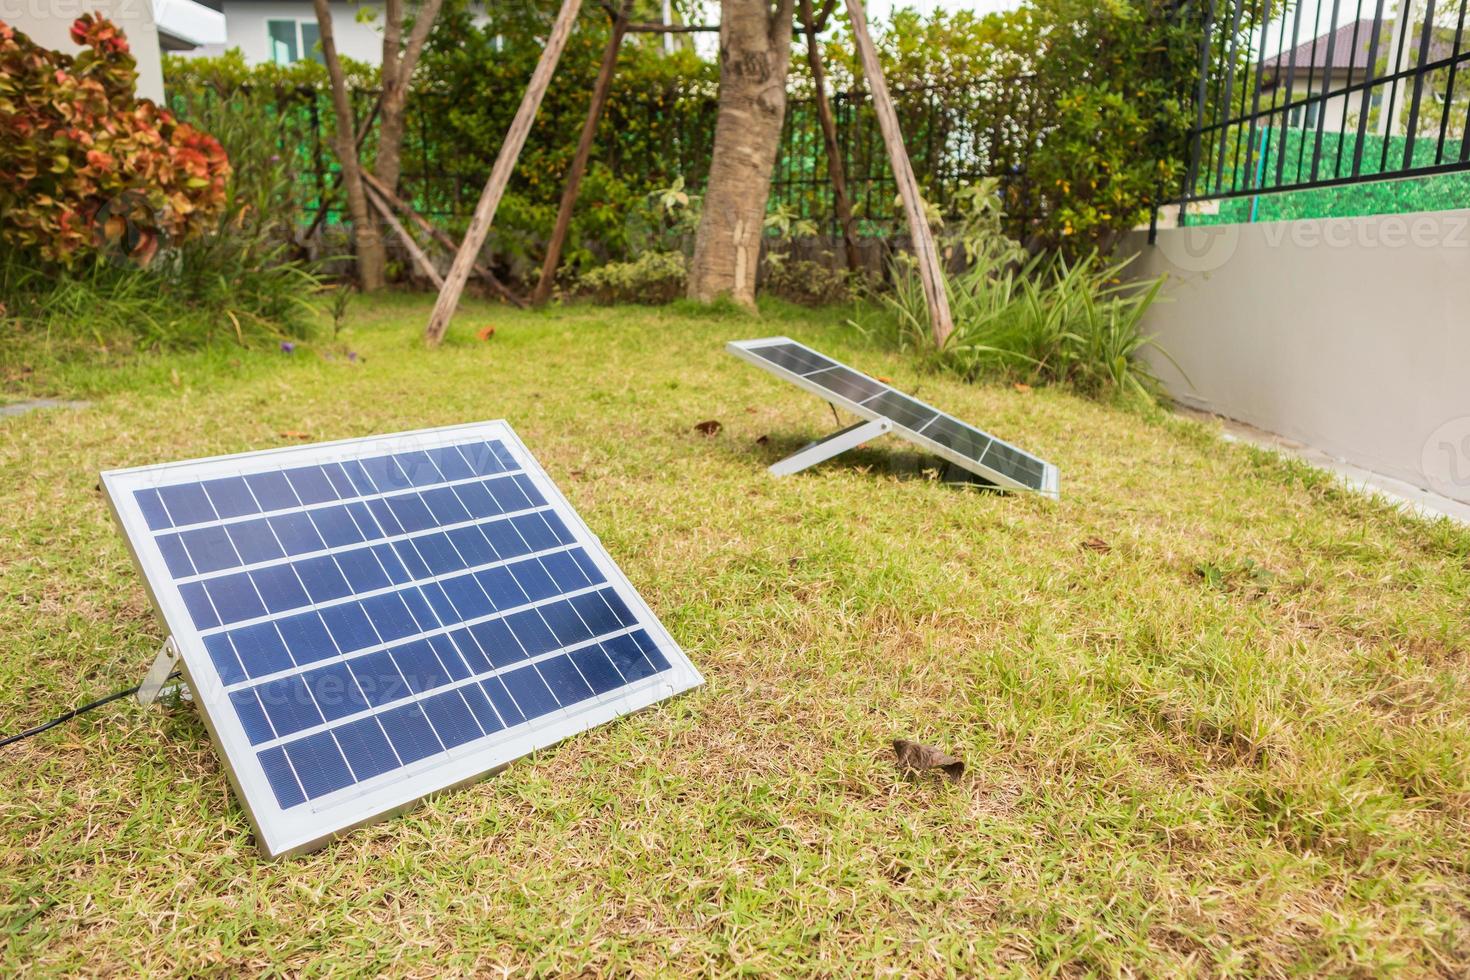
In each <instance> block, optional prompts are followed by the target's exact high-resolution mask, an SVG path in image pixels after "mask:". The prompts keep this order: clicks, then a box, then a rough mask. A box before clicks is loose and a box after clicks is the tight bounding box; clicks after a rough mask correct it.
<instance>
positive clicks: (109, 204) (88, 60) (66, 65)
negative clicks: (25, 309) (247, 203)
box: [0, 14, 230, 267]
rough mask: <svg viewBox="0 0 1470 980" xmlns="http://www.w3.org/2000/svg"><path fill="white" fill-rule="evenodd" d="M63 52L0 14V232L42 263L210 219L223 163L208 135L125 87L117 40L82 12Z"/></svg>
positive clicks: (128, 67)
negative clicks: (74, 47)
mask: <svg viewBox="0 0 1470 980" xmlns="http://www.w3.org/2000/svg"><path fill="white" fill-rule="evenodd" d="M71 36H72V40H74V41H76V42H77V43H78V44H79V45H82V46H83V47H84V50H83V51H81V52H80V53H79V54H77V55H76V56H75V57H73V56H71V55H68V54H63V53H61V52H59V51H52V50H50V49H48V48H43V47H41V46H39V45H37V44H36V43H35V42H33V41H32V40H31V39H30V38H29V37H27V36H26V35H24V34H22V33H20V32H18V31H16V30H15V29H14V28H13V27H11V26H10V25H9V24H6V23H5V22H4V21H0V241H3V242H4V243H5V244H6V245H8V246H10V247H12V248H15V249H17V250H18V251H20V252H22V253H26V254H30V255H33V256H35V257H37V258H39V259H40V260H42V261H43V262H46V263H50V264H54V265H61V266H67V267H70V266H72V265H74V264H75V263H76V262H77V260H78V259H80V258H82V257H84V256H89V255H96V254H99V253H103V252H109V251H121V252H123V253H125V254H127V255H129V256H130V257H132V258H133V259H135V260H136V261H138V262H140V263H143V264H146V263H147V262H148V261H149V260H151V259H152V258H153V256H154V254H155V253H156V252H157V251H158V248H159V246H160V245H164V244H168V243H170V242H179V241H183V240H185V239H187V238H190V237H192V236H194V235H197V234H199V233H200V232H202V231H203V230H205V229H206V228H208V227H210V226H211V225H212V224H213V223H214V222H215V221H216V220H217V219H218V218H219V215H220V214H221V213H222V211H223V210H224V206H225V183H226V181H227V180H228V179H229V176H230V163H229V160H228V158H227V157H226V156H225V151H224V149H223V148H222V147H221V146H220V144H219V142H218V141H217V140H215V139H214V137H212V136H209V135H207V134H205V133H201V132H199V131H198V130H196V129H194V128H193V127H192V126H189V125H187V124H185V123H181V122H179V121H178V120H177V119H175V118H174V115H173V113H171V112H169V111H168V110H167V109H163V108H160V107H159V106H157V105H155V104H154V103H153V102H151V101H149V100H148V99H139V98H137V97H136V95H135V84H136V82H137V77H138V73H137V72H136V71H135V70H134V64H135V62H134V60H133V57H132V55H131V54H130V53H129V51H128V42H127V39H126V38H125V37H124V36H123V34H122V32H121V31H119V30H118V29H117V27H116V26H114V25H113V24H112V23H111V22H109V21H107V20H105V19H102V18H100V17H97V16H95V15H93V14H86V15H84V16H82V17H80V18H78V19H77V21H76V23H74V24H73V25H72V29H71Z"/></svg>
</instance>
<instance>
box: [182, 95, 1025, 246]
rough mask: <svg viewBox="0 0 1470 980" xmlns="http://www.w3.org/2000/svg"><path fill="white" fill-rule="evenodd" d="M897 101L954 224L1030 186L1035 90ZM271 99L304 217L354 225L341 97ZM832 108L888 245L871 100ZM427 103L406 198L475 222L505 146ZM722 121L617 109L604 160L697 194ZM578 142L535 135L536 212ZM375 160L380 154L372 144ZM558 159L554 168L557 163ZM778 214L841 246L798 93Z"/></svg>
mask: <svg viewBox="0 0 1470 980" xmlns="http://www.w3.org/2000/svg"><path fill="white" fill-rule="evenodd" d="M893 96H894V102H895V106H896V108H897V111H898V113H899V117H900V123H901V125H902V127H903V130H904V135H905V138H906V142H907V143H908V145H909V148H910V153H911V156H912V160H913V164H914V168H915V172H916V174H917V175H918V177H919V180H920V182H921V183H922V184H923V185H924V189H925V196H926V198H927V199H928V200H929V201H930V202H931V203H933V204H934V205H935V206H937V207H938V208H939V209H940V211H941V212H942V213H945V214H950V213H952V211H953V207H954V204H955V201H956V192H957V191H958V190H960V189H961V188H962V187H964V186H965V185H966V184H968V183H970V182H973V181H975V180H977V179H980V178H982V177H987V176H996V177H1000V178H1002V180H1004V181H1007V182H1016V181H1023V180H1024V179H1025V166H1024V165H1025V161H1026V158H1027V154H1028V152H1029V151H1030V149H1031V148H1033V147H1034V146H1035V145H1036V143H1037V141H1038V140H1039V138H1040V134H1039V133H1038V132H1037V131H1036V121H1037V119H1038V118H1039V116H1040V113H1039V111H1038V109H1039V107H1038V106H1037V104H1036V95H1035V90H1034V87H1033V86H1032V85H1031V84H1030V80H1029V79H1027V78H1007V79H987V80H984V81H981V82H979V83H976V84H973V85H967V86H958V87H953V88H950V87H945V88H935V87H930V88H917V89H898V90H895V91H894V93H893ZM214 97H216V96H214V95H213V94H212V93H210V92H208V91H204V92H193V93H190V94H188V95H187V96H186V95H183V94H178V95H176V96H175V97H174V98H173V99H172V103H173V105H174V108H175V109H176V110H178V111H179V112H180V114H181V115H183V116H184V117H186V118H187V117H188V116H189V115H190V113H191V109H193V108H196V107H197V103H195V104H191V103H190V101H189V100H190V99H195V100H197V99H200V98H214ZM267 98H268V101H269V102H270V104H271V106H272V108H271V115H272V116H273V117H274V118H275V119H276V121H277V128H278V133H279V135H278V138H277V142H278V144H279V147H280V152H281V153H283V154H289V155H290V156H291V158H292V159H293V160H294V161H295V163H296V167H295V173H296V190H297V199H298V201H299V202H300V204H301V206H302V208H303V210H304V211H305V212H306V213H307V214H308V216H309V215H311V214H313V213H315V211H316V210H317V209H318V208H319V207H321V206H322V205H323V204H324V203H325V205H326V207H327V209H328V219H329V220H330V221H337V220H341V218H342V213H341V209H342V208H343V207H344V206H345V204H344V202H343V201H342V199H341V197H340V196H339V195H335V194H333V193H332V188H333V187H334V185H335V182H336V175H337V170H338V167H337V162H336V157H335V154H334V153H333V151H332V148H331V142H332V132H333V130H334V126H335V123H334V122H333V116H332V108H331V99H330V96H329V94H328V93H327V92H324V91H319V90H316V89H312V88H285V89H282V90H279V91H274V92H271V93H268V94H267ZM375 99H376V93H373V92H367V91H359V92H355V93H354V95H353V102H354V111H355V112H356V114H357V116H358V118H359V119H363V118H366V117H367V115H368V114H369V113H370V112H371V109H372V105H373V103H374V101H375ZM831 99H832V105H833V111H834V116H835V119H836V125H837V137H838V144H839V146H840V148H841V155H842V162H843V168H844V171H845V173H846V176H847V182H848V192H849V195H850V196H851V197H852V199H853V202H854V210H855V212H856V215H857V217H858V219H859V225H860V230H861V231H862V232H864V233H866V234H873V235H880V234H886V233H888V232H889V231H891V230H892V228H893V227H894V223H895V222H896V221H898V220H899V219H900V217H901V211H900V209H899V207H898V205H897V203H896V200H895V198H896V195H897V187H896V185H895V183H894V180H893V175H892V171H891V169H890V168H889V164H888V159H887V156H886V153H885V150H884V145H883V140H882V135H881V133H880V132H879V129H878V124H877V118H876V115H875V113H874V110H873V106H872V101H871V99H870V98H869V96H868V94H867V93H866V92H862V91H858V92H846V91H843V92H836V93H833V94H832V96H831ZM414 100H415V104H414V108H413V111H411V112H410V113H409V116H408V119H409V128H408V131H407V133H406V134H405V139H404V145H403V151H402V162H403V173H402V177H401V183H400V190H401V193H402V194H403V196H404V197H405V198H407V199H408V200H410V201H411V202H412V203H413V206H414V207H415V209H416V210H418V211H419V212H420V213H422V214H424V215H426V216H429V217H431V218H434V219H435V220H438V221H441V222H444V223H448V224H450V225H453V224H454V223H455V222H462V221H466V220H468V218H469V215H470V214H471V212H472V211H473V210H474V207H475V202H476V201H477V200H478V198H479V194H480V189H481V187H482V186H483V184H484V181H485V179H486V177H487V175H488V173H489V170H490V167H491V165H492V164H493V162H494V158H495V152H496V150H497V149H498V146H497V145H494V144H493V143H492V144H487V145H481V144H479V143H475V142H473V141H471V140H468V139H466V138H465V137H464V136H463V135H462V134H454V133H446V132H445V131H444V130H443V128H441V127H440V126H439V124H438V122H435V121H442V120H445V119H449V118H452V111H451V110H452V108H453V106H452V103H450V102H449V101H448V100H449V97H448V96H445V95H441V94H437V93H434V92H423V93H415V95H414ZM435 100H439V101H438V102H436V101H435ZM716 111H717V106H716V101H715V98H714V96H713V95H712V94H699V93H689V92H681V93H677V94H671V93H662V94H659V93H642V94H641V95H640V96H638V97H634V98H625V99H618V100H614V101H612V102H611V103H610V104H609V105H608V108H607V115H606V117H605V118H604V121H603V125H602V128H601V130H600V135H599V140H598V142H597V144H596V147H595V151H594V153H595V156H594V160H596V161H600V162H601V163H603V164H605V165H606V166H607V168H608V169H609V170H610V171H611V172H612V173H614V174H618V175H620V176H622V177H623V178H625V179H626V180H627V181H628V182H629V183H630V184H633V185H636V186H637V187H639V188H641V189H644V190H651V189H654V188H659V187H667V186H669V185H670V184H672V183H673V182H674V180H675V179H677V178H683V180H684V181H685V184H686V185H687V186H688V187H690V188H692V189H694V190H696V191H697V190H698V189H699V188H701V187H702V186H703V184H704V182H705V179H706V176H707V174H708V172H709V161H710V154H711V149H712V146H713V142H714V129H715V117H716ZM629 134H636V136H633V135H629ZM575 136H576V134H575V132H550V131H548V130H547V129H545V128H543V129H542V130H541V131H540V132H537V133H533V138H532V141H531V143H530V144H528V148H527V150H526V151H525V152H523V154H522V161H521V165H520V166H519V167H518V169H517V176H516V178H515V180H516V182H515V183H514V184H513V185H512V186H513V189H514V190H516V191H518V192H519V193H520V194H521V195H522V196H523V197H524V198H525V199H526V200H528V201H530V202H531V203H532V204H533V205H534V206H535V207H538V208H547V207H549V208H552V209H554V208H555V203H556V200H557V198H558V197H559V195H560V191H561V187H560V180H561V174H560V173H559V169H560V168H561V167H562V166H563V165H564V160H565V158H566V157H567V156H569V154H570V149H571V145H572V143H573V142H574V141H575ZM364 150H365V152H367V153H368V154H371V153H372V151H373V137H372V136H369V138H368V141H367V143H366V144H365V145H364ZM558 154H560V156H557V155H558ZM553 158H554V159H555V162H554V163H548V161H550V160H553ZM771 204H772V206H773V207H785V208H787V209H789V213H790V214H791V215H792V216H793V217H794V218H799V219H804V220H808V221H811V222H813V223H815V224H816V225H817V226H818V228H819V230H821V231H823V232H827V233H830V234H834V235H835V234H837V233H838V230H839V229H838V227H837V218H836V208H835V204H834V193H833V189H832V184H831V180H830V176H829V173H828V161H827V152H826V149H825V142H824V139H823V136H822V131H821V126H820V121H819V116H818V113H817V108H816V104H815V101H814V99H813V98H812V97H811V96H809V95H802V94H800V93H797V94H794V95H793V96H792V97H791V98H790V99H789V100H788V105H787V112H786V121H785V130H784V133H783V138H782V145H781V153H780V156H779V158H778V160H777V164H776V170H775V174H774V175H773V180H772V186H771ZM1011 217H1013V218H1014V219H1015V220H1016V221H1017V222H1025V221H1026V220H1028V216H1025V215H1014V216H1011ZM548 218H549V216H548Z"/></svg>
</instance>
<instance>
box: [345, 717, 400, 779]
mask: <svg viewBox="0 0 1470 980" xmlns="http://www.w3.org/2000/svg"><path fill="white" fill-rule="evenodd" d="M333 731H334V732H335V733H336V735H337V744H338V745H340V746H341V747H342V754H343V755H344V756H346V757H347V764H348V765H350V766H351V767H352V772H353V774H354V775H355V776H357V781H358V782H362V781H363V780H365V779H372V778H373V777H374V776H381V775H382V774H383V773H385V772H388V771H390V770H392V769H397V768H398V767H399V765H400V763H399V761H398V755H397V754H396V753H395V752H394V751H393V746H392V745H390V744H389V742H388V736H386V735H384V734H383V726H381V725H379V724H378V720H377V719H376V718H364V719H362V720H361V721H354V722H351V723H350V724H346V725H343V726H341V727H340V728H336V729H333Z"/></svg>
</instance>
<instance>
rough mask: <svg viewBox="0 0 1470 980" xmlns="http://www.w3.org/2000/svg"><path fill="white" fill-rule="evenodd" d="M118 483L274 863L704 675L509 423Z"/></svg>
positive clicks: (136, 473)
mask: <svg viewBox="0 0 1470 980" xmlns="http://www.w3.org/2000/svg"><path fill="white" fill-rule="evenodd" d="M102 482H103V486H104V487H105V488H106V491H107V495H108V498H109V500H110V502H111V504H112V507H113V511H114V514H115V515H116V517H117V519H118V521H119V523H120V524H121V525H122V528H123V531H124V533H125V534H126V536H127V539H128V542H129V544H130V546H131V547H132V549H133V553H134V556H135V558H136V559H137V562H138V566H139V568H140V570H141V571H142V573H143V578H144V581H145V582H146V583H147V586H148V589H149V591H150V594H151V595H152V598H153V600H154V603H155V605H156V606H157V608H158V610H159V612H160V614H161V615H162V617H163V619H164V622H165V624H166V625H167V628H168V629H169V631H170V633H171V634H172V637H173V639H174V642H175V644H176V646H177V648H178V650H179V654H180V657H181V661H182V670H183V671H184V675H185V680H186V682H187V684H188V685H189V688H190V690H191V691H192V692H193V694H194V696H195V700H196V701H197V702H198V704H199V706H200V709H201V711H202V713H203V716H204V719H205V723H206V726H207V727H208V728H209V730H210V733H211V735H212V736H213V738H214V740H215V742H216V744H217V746H218V748H219V750H220V752H221V754H222V756H223V758H224V760H225V762H226V766H227V768H228V770H229V772H230V776H231V780H232V782H233V784H234V786H235V790H236V792H237V794H238V795H239V798H240V800H241V802H242V803H243V805H244V807H245V809H246V811H247V812H248V814H249V816H250V819H251V821H252V824H253V825H254V827H255V829H256V833H257V837H258V840H259V843H260V845H261V847H262V848H263V849H264V850H265V851H266V852H267V853H268V854H270V855H272V856H277V855H281V854H285V853H291V852H296V851H301V850H306V849H309V848H310V847H313V846H315V845H318V844H320V843H322V842H324V841H325V840H327V839H328V838H330V837H331V836H332V835H333V834H335V833H338V832H340V831H341V830H344V829H346V828H348V827H351V826H355V825H357V824H360V823H364V822H366V821H368V820H370V819H372V818H374V817H376V816H380V815H382V814H385V813H388V812H390V811H393V810H395V809H399V808H401V807H403V806H405V805H407V804H409V803H411V802H412V801H414V800H415V799H417V798H419V797H421V796H423V795H425V794H426V793H430V792H433V791H435V790H439V789H443V788H445V787H448V786H452V785H455V784H457V783H461V782H464V781H466V780H468V779H471V778H474V777H476V776H479V775H482V774H484V773H486V772H489V771H490V770H492V769H494V768H496V767H498V766H501V765H503V764H505V763H506V762H509V761H510V760H512V759H515V758H517V757H519V756H521V755H525V754H526V753H528V752H530V751H533V750H535V749H537V748H540V747H543V746H546V745H550V744H552V743H554V742H557V741H559V740H561V739H563V738H565V737H567V736H568V735H571V734H574V733H576V732H580V731H583V730H586V729H587V728H590V727H593V726H595V725H598V724H601V723H603V722H606V721H609V720H611V719H613V718H616V717H617V716H619V715H622V714H625V713H627V712H630V711H634V710H637V709H639V708H643V707H646V706H648V705H650V704H653V703H654V702H657V701H659V700H662V699H664V698H667V697H669V696H671V695H673V694H676V693H679V692H681V691H685V690H688V689H689V688H691V687H694V686H697V685H699V684H700V683H702V679H701V678H700V676H699V673H698V672H697V671H696V670H695V669H694V667H693V666H692V665H691V664H690V663H689V661H688V659H687V658H686V657H685V656H684V654H683V652H682V651H681V650H680V649H679V647H678V645H677V644H676V643H675V642H674V641H673V639H672V638H671V637H670V636H669V634H668V632H667V631H666V630H665V629H664V628H663V626H662V625H661V624H660V623H659V622H658V619H657V618H656V617H655V616H654V615H653V613H652V612H651V611H650V610H649V608H648V607H647V605H646V604H645V603H644V602H643V600H642V599H641V598H640V597H639V595H638V593H637V592H636V591H635V590H634V589H633V587H632V586H631V585H630V584H629V582H628V581H627V579H626V578H625V577H624V576H623V574H622V572H621V571H620V570H619V569H618V567H617V565H616V564H614V563H613V561H612V559H611V558H610V557H609V556H608V554H607V552H606V551H605V550H603V548H602V546H601V544H600V543H599V542H598V540H597V538H596V537H595V536H594V535H593V534H592V533H591V531H589V530H588V529H587V527H586V525H585V524H583V523H582V521H581V519H580V518H578V516H577V515H576V513H575V512H574V511H573V510H572V508H571V506H570V505H569V504H568V503H567V501H566V499H565V498H563V497H562V495H561V494H560V493H559V492H558V491H557V489H556V487H555V486H554V485H553V484H552V482H551V480H550V478H549V477H547V475H546V474H545V473H544V472H543V471H542V470H541V468H540V467H539V466H538V465H537V464H536V462H535V460H534V459H533V457H532V456H531V454H530V453H529V452H528V451H527V449H526V448H525V446H524V445H522V444H521V442H520V440H519V439H518V438H517V437H516V435H515V433H514V432H513V431H512V430H511V428H510V426H508V425H507V424H505V423H504V422H486V423H480V424H475V425H467V426H456V427H451V428H445V429H429V430H423V431H419V432H410V433H403V434H399V435H393V436H381V437H374V438H370V439H361V440H349V441H345V442H336V443H326V444H321V445H315V446H303V447H293V448H289V449H279V450H273V451H269V452H262V453H250V454H244V455H239V456H226V457H218V458H214V459H208V460H196V461H190V462H183V463H172V464H168V465H163V466H150V467H142V468H138V469H130V470H115V471H111V472H108V473H104V474H102Z"/></svg>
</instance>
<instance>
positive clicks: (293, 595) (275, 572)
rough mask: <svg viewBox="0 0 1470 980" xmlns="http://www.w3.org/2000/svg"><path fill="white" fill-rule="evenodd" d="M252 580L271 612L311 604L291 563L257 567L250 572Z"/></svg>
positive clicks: (279, 611)
mask: <svg viewBox="0 0 1470 980" xmlns="http://www.w3.org/2000/svg"><path fill="white" fill-rule="evenodd" d="M250 581H251V582H253V583H254V584H255V591H256V592H258V593H260V599H261V601H262V602H264V603H265V608H266V610H267V611H269V612H272V613H281V612H285V611H286V610H288V609H300V608H301V607H302V606H308V605H310V604H311V600H310V599H309V598H307V595H306V590H305V589H303V588H302V587H301V582H300V580H299V579H297V577H296V572H295V571H294V570H293V569H292V568H291V566H290V565H267V566H266V567H264V568H257V569H256V570H255V571H253V572H251V573H250Z"/></svg>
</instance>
